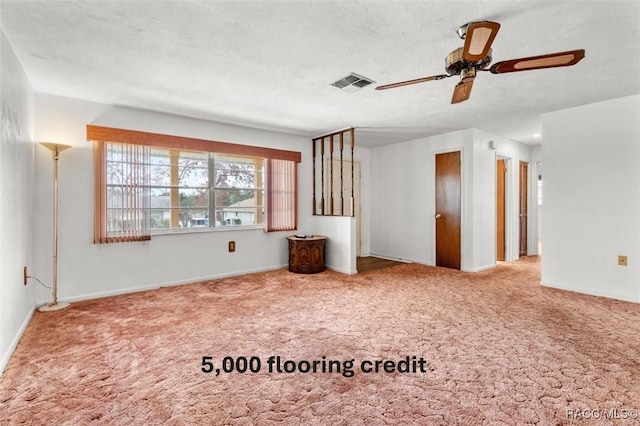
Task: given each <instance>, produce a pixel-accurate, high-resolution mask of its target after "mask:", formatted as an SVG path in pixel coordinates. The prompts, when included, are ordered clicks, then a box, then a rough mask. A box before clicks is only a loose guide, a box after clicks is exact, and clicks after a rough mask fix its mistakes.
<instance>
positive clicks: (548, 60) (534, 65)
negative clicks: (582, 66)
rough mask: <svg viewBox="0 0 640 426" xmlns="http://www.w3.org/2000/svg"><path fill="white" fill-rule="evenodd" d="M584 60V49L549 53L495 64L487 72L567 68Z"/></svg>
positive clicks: (500, 72)
mask: <svg viewBox="0 0 640 426" xmlns="http://www.w3.org/2000/svg"><path fill="white" fill-rule="evenodd" d="M582 58H584V49H578V50H569V51H566V52H558V53H550V54H548V55H540V56H530V57H528V58H520V59H511V60H508V61H501V62H496V63H495V64H493V65H492V66H491V68H490V69H489V71H491V72H492V73H493V74H502V73H505V72H516V71H528V70H538V69H542V68H555V67H568V66H571V65H575V64H577V63H578V62H580V60H581V59H582Z"/></svg>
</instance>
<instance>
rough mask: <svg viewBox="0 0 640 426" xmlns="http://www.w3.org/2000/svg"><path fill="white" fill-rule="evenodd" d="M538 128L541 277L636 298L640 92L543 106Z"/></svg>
mask: <svg viewBox="0 0 640 426" xmlns="http://www.w3.org/2000/svg"><path fill="white" fill-rule="evenodd" d="M542 130H543V136H544V144H543V147H542V153H543V158H544V177H543V179H544V201H543V204H544V215H543V216H542V241H543V250H542V283H543V284H544V285H547V286H550V287H557V288H563V289H568V290H574V291H579V292H583V293H589V294H595V295H602V296H607V297H613V298H619V299H624V300H630V301H635V302H640V166H639V165H640V95H634V96H629V97H625V98H619V99H614V100H610V101H605V102H599V103H595V104H591V105H584V106H580V107H576V108H571V109H567V110H562V111H557V112H552V113H548V114H544V115H543V116H542ZM618 255H627V256H628V266H626V267H625V266H618V265H617V256H618Z"/></svg>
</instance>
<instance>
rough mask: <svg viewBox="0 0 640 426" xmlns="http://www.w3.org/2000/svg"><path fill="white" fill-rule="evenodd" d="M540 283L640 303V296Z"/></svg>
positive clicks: (545, 284) (549, 286)
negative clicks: (634, 296)
mask: <svg viewBox="0 0 640 426" xmlns="http://www.w3.org/2000/svg"><path fill="white" fill-rule="evenodd" d="M540 285H542V286H544V287H548V288H555V289H556V290H563V291H572V292H574V293H581V294H587V295H589V296H598V297H606V298H608V299H616V300H622V301H624V302H633V303H640V298H633V297H629V296H628V295H624V294H618V293H612V292H608V291H594V290H592V289H585V288H581V287H569V286H558V285H554V284H547V283H543V282H541V283H540Z"/></svg>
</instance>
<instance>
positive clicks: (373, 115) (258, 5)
mask: <svg viewBox="0 0 640 426" xmlns="http://www.w3.org/2000/svg"><path fill="white" fill-rule="evenodd" d="M0 5H1V9H0V13H1V15H0V17H1V20H2V27H3V29H4V31H5V33H6V35H7V37H8V39H9V41H10V42H11V44H12V46H13V48H14V49H15V51H16V54H17V56H18V58H19V59H20V61H21V62H22V64H23V66H24V68H25V70H26V72H27V75H28V76H29V78H30V80H31V82H32V84H33V86H34V88H35V90H36V91H38V92H44V93H51V94H57V95H62V96H68V97H73V98H80V99H87V100H92V101H97V102H103V103H107V104H115V105H127V106H132V107H137V108H144V109H150V110H156V111H163V112H168V113H173V114H179V115H186V116H191V117H199V118H205V119H209V120H215V121H223V122H227V123H234V124H240V125H246V126H251V127H258V128H264V129H271V130H278V131H284V132H288V133H295V134H300V135H304V136H317V135H320V134H323V133H326V132H331V131H334V130H338V129H342V128H345V127H352V126H353V127H356V128H358V131H357V134H358V142H357V143H358V144H359V145H364V146H375V145H380V144H385V143H393V142H398V141H401V140H407V139H413V138H416V137H420V136H428V135H434V134H440V133H444V132H449V131H453V130H458V129H464V128H468V127H478V128H480V129H483V130H486V131H489V132H492V133H497V134H499V135H502V136H505V137H508V138H511V139H514V140H518V141H522V142H525V143H540V139H536V138H535V137H533V134H534V133H540V131H541V128H540V114H541V113H544V112H549V111H554V110H558V109H564V108H568V107H572V106H577V105H582V104H586V103H592V102H597V101H601V100H606V99H612V98H616V97H620V96H626V95H631V94H637V93H640V72H639V71H638V70H640V48H639V47H638V46H640V2H638V1H637V0H628V1H546V0H545V1H539V0H538V1H526V2H524V1H513V0H508V1H500V0H496V1H493V0H492V1H486V0H485V1H481V0H470V1H444V0H439V1H434V0H426V1H362V0H361V1H354V0H340V1H323V0H315V1H309V0H300V1H294V0H290V1H242V0H241V1H195V0H192V1H187V0H183V1H166V0H165V1H139V0H138V1H135V0H130V1H112V0H109V1H100V0H85V1H80V0H75V1H65V0H53V1H51V0H47V1H32V0H28V1H14V0H0ZM485 19H487V20H494V21H497V22H499V23H500V24H501V25H502V26H501V28H500V31H499V33H498V35H497V37H496V40H495V42H494V44H493V58H494V62H496V61H501V60H505V59H513V58H519V57H523V56H532V55H539V54H545V53H553V52H559V51H564V50H571V49H578V48H584V49H585V50H586V58H585V59H583V60H582V62H580V63H579V64H577V65H576V66H574V67H568V68H556V69H546V70H536V71H529V72H520V73H513V74H503V75H493V74H490V73H480V74H479V75H478V77H477V78H476V81H475V84H474V88H473V92H472V94H471V99H470V100H469V101H468V102H464V103H462V104H457V105H451V104H450V100H451V93H452V91H453V87H454V85H455V83H456V78H455V77H454V78H450V79H445V80H440V81H432V82H428V83H423V84H419V85H415V86H408V87H403V88H398V89H393V90H387V91H375V90H374V87H375V86H376V85H378V84H386V83H392V82H396V81H399V80H406V79H412V78H418V77H423V76H429V75H434V74H441V73H444V58H445V56H446V55H447V54H448V53H449V52H450V51H452V50H453V49H455V48H457V47H460V46H462V44H463V41H462V40H460V39H459V38H458V36H457V35H456V29H457V28H458V27H459V26H460V25H462V24H464V23H466V22H469V21H476V20H485ZM350 72H355V73H358V74H361V75H364V76H366V77H368V78H371V79H373V80H374V81H376V82H377V83H376V84H374V85H371V86H369V87H366V88H364V89H362V90H360V91H357V92H353V93H349V92H345V91H342V90H339V89H337V88H335V87H333V86H331V83H332V82H333V81H335V80H338V79H340V78H341V77H344V76H345V75H347V74H349V73H350ZM543 136H544V135H543Z"/></svg>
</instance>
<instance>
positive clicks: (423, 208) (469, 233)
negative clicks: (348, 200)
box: [370, 129, 531, 271]
mask: <svg viewBox="0 0 640 426" xmlns="http://www.w3.org/2000/svg"><path fill="white" fill-rule="evenodd" d="M491 140H493V141H494V142H495V143H496V146H498V150H497V151H494V150H492V149H491V148H490V146H489V141H491ZM455 150H461V151H462V224H461V231H462V253H461V269H462V270H464V271H481V270H483V269H487V268H491V267H493V266H495V258H496V255H495V253H496V205H495V196H496V195H495V194H496V164H495V163H496V155H497V153H499V154H500V155H502V156H508V157H509V158H512V160H513V161H514V164H516V165H517V164H518V162H519V161H520V160H522V161H529V160H530V155H531V154H530V147H528V146H526V145H523V144H520V143H517V142H514V141H511V140H508V139H505V138H502V137H500V136H496V135H493V134H490V133H487V132H483V131H481V130H478V129H466V130H462V131H458V132H452V133H447V134H444V135H438V136H433V137H428V138H422V139H416V140H413V141H409V142H404V143H399V144H392V145H384V146H381V147H378V148H375V149H372V150H371V169H372V170H373V172H372V174H371V192H372V195H371V228H370V232H371V237H370V238H371V253H372V254H374V255H378V256H384V257H389V258H395V259H401V260H410V261H413V262H418V263H425V264H428V265H434V264H435V218H434V214H435V155H436V154H438V153H442V152H447V151H455ZM510 179H511V183H510V188H511V189H512V191H511V192H510V193H509V196H510V197H511V200H510V209H511V210H513V211H515V213H514V212H513V211H512V212H511V216H513V217H515V218H517V217H518V212H517V209H518V202H517V201H518V198H517V197H518V193H517V189H518V174H517V173H515V174H512V176H511V177H510ZM514 191H515V194H514ZM509 226H510V232H508V235H509V238H510V241H509V244H510V252H511V253H510V259H512V260H513V259H517V258H518V257H519V255H518V247H519V246H518V240H519V237H518V234H517V229H518V222H517V221H515V220H514V221H512V223H511V224H510V225H509Z"/></svg>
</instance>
